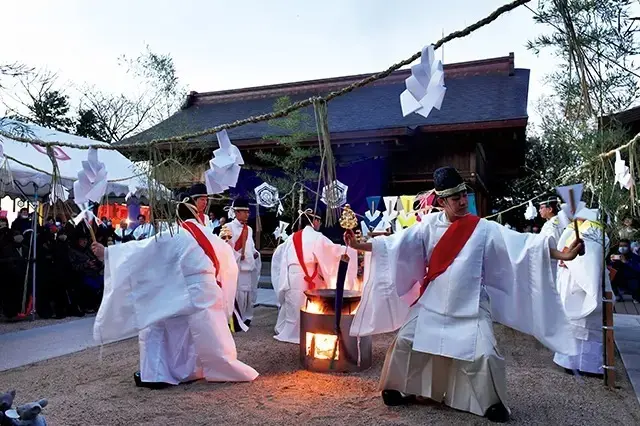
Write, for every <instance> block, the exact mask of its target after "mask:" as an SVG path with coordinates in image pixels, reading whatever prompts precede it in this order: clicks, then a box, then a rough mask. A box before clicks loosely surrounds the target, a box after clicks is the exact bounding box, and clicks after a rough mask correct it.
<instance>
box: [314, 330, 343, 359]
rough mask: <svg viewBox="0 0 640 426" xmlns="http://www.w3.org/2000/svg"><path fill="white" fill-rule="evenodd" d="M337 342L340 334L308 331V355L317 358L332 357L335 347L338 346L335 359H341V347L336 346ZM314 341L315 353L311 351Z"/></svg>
mask: <svg viewBox="0 0 640 426" xmlns="http://www.w3.org/2000/svg"><path fill="white" fill-rule="evenodd" d="M337 342H338V336H336V335H334V334H320V333H307V335H306V344H307V355H311V356H312V357H314V358H316V359H331V358H332V357H333V349H334V348H336V357H335V359H339V358H340V348H339V345H338V346H336V344H337ZM312 343H314V344H315V348H314V350H313V354H312V353H311V346H312Z"/></svg>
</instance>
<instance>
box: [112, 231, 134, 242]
mask: <svg viewBox="0 0 640 426" xmlns="http://www.w3.org/2000/svg"><path fill="white" fill-rule="evenodd" d="M115 233H116V235H117V236H118V237H120V238H124V237H128V236H130V235H131V234H133V231H132V230H131V229H129V228H127V229H122V228H118V229H116V231H115ZM115 243H116V244H122V241H116V242H115Z"/></svg>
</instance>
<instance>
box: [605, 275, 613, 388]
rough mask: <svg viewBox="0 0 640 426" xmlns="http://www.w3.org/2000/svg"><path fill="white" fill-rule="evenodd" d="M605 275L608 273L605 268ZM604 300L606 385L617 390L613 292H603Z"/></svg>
mask: <svg viewBox="0 0 640 426" xmlns="http://www.w3.org/2000/svg"><path fill="white" fill-rule="evenodd" d="M605 273H608V271H607V270H606V268H605ZM603 295H604V298H603V301H602V304H603V309H602V324H603V325H602V337H603V339H602V341H603V342H604V357H603V359H604V385H605V386H606V387H608V388H611V389H613V388H615V386H616V370H615V365H616V357H615V347H614V345H615V343H614V340H613V301H614V300H615V299H614V296H613V292H611V291H606V292H603Z"/></svg>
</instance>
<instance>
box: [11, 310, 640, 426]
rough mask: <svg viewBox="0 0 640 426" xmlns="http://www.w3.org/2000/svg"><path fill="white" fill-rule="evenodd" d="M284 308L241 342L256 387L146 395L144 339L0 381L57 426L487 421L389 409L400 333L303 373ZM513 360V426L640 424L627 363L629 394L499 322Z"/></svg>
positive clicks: (431, 408)
mask: <svg viewBox="0 0 640 426" xmlns="http://www.w3.org/2000/svg"><path fill="white" fill-rule="evenodd" d="M275 319H276V311H275V309H273V308H258V309H257V310H256V317H255V319H254V323H253V324H252V327H251V330H250V331H249V332H248V333H240V334H237V335H236V343H237V347H238V355H239V358H240V359H241V360H243V361H244V362H246V363H248V364H249V365H251V366H253V367H254V368H256V369H257V370H258V371H259V372H260V373H261V375H260V377H258V379H257V380H256V381H254V382H253V383H233V384H231V383H206V382H202V381H201V382H196V383H193V384H188V385H182V386H178V387H174V388H170V389H165V390H149V389H139V388H136V387H135V386H134V383H133V377H132V373H133V372H134V371H135V370H136V369H137V363H138V347H137V341H136V340H135V339H131V340H127V341H123V342H119V343H115V344H112V345H108V346H104V347H103V348H102V358H101V357H100V352H101V350H100V348H93V349H88V350H86V351H83V352H79V353H76V354H72V355H67V356H64V357H60V358H55V359H51V360H48V361H43V362H39V363H36V364H32V365H30V366H26V367H21V368H17V369H14V370H10V371H7V372H4V373H2V374H1V375H0V389H2V390H6V389H16V390H17V400H16V402H17V403H19V404H21V403H24V402H27V401H33V400H36V399H39V398H48V399H49V406H47V407H46V408H45V409H44V414H45V415H46V417H47V420H48V423H49V425H51V426H56V425H66V426H74V425H78V426H80V425H82V426H87V425H91V426H100V425H109V426H115V425H131V424H135V425H190V426H191V425H214V424H215V425H282V424H295V423H304V424H333V425H343V424H344V425H349V426H358V425H372V424H376V425H418V424H429V425H481V424H486V423H487V422H486V421H485V420H484V419H483V418H480V417H477V416H474V415H471V414H468V413H462V412H457V411H454V410H452V409H449V408H447V407H444V406H440V405H436V404H424V405H414V406H409V407H397V408H387V407H385V406H384V404H383V403H382V400H381V398H380V394H379V392H378V390H377V385H378V378H379V375H380V369H381V367H382V362H383V359H384V354H385V352H386V349H387V348H388V346H389V344H390V342H391V340H392V338H393V336H392V335H383V336H377V337H375V338H374V354H373V355H374V359H373V361H374V366H373V367H372V368H371V369H369V370H368V371H365V372H362V373H360V374H353V375H341V374H317V373H310V372H307V371H301V370H300V369H299V367H298V347H297V346H296V345H290V344H286V343H281V342H278V341H276V340H274V339H273V338H272V334H273V326H274V324H275ZM495 330H496V337H497V339H498V342H499V346H500V348H501V350H502V353H503V356H504V357H505V358H506V359H507V369H508V394H509V406H510V408H511V410H512V421H511V423H512V424H526V425H538V424H539V425H553V424H556V425H605V424H606V425H615V424H619V425H632V424H640V405H639V404H638V400H637V398H636V396H635V394H634V393H633V389H632V388H631V385H630V383H629V380H628V378H627V376H626V373H625V371H624V367H623V366H622V363H621V362H620V361H619V360H618V368H619V370H618V371H619V372H620V373H619V376H618V384H619V386H620V389H617V390H614V391H609V390H607V389H605V388H604V387H603V385H602V381H601V380H598V379H593V378H584V379H577V378H574V377H572V376H568V375H566V374H565V373H564V372H562V371H560V370H559V369H557V368H556V367H555V366H554V364H553V362H552V360H551V359H552V354H551V352H549V351H548V350H547V349H545V348H542V347H541V346H540V345H539V344H538V343H537V342H536V341H535V340H534V339H532V338H530V337H528V336H525V335H523V334H520V333H518V332H515V331H513V330H510V329H506V328H504V327H501V326H498V325H496V327H495Z"/></svg>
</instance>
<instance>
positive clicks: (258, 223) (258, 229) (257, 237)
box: [254, 201, 262, 251]
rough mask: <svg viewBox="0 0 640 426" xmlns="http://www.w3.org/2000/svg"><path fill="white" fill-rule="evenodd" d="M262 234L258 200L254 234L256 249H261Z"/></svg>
mask: <svg viewBox="0 0 640 426" xmlns="http://www.w3.org/2000/svg"><path fill="white" fill-rule="evenodd" d="M260 234H262V222H261V221H260V204H258V202H257V201H256V234H255V236H254V239H255V242H254V244H255V245H256V250H258V251H260Z"/></svg>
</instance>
